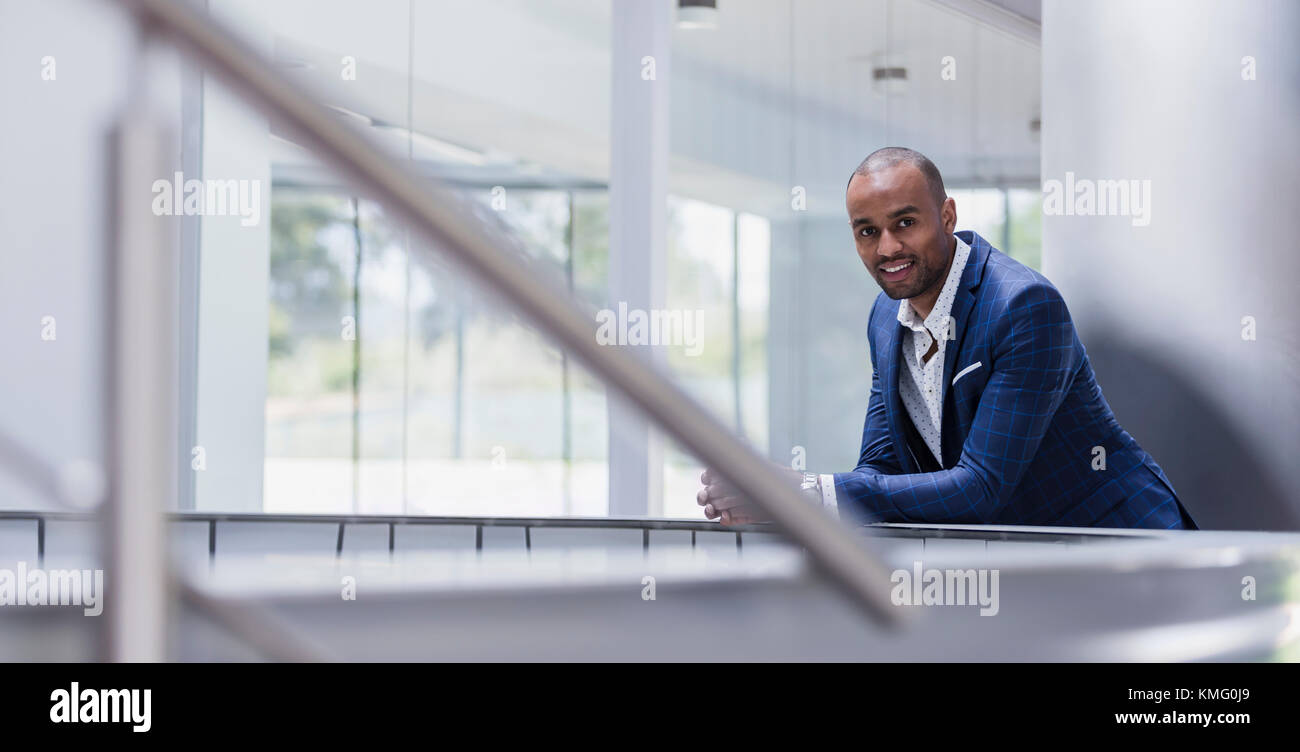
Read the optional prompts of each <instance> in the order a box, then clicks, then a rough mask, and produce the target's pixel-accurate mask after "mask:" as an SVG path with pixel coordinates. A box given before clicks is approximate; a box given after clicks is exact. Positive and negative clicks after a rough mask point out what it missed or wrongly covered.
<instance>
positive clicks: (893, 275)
mask: <svg viewBox="0 0 1300 752" xmlns="http://www.w3.org/2000/svg"><path fill="white" fill-rule="evenodd" d="M915 265H916V264H915V263H914V262H912V261H900V262H898V263H896V264H887V265H885V266H882V267H880V276H882V277H884V278H885V281H886V282H897V281H899V280H900V279H906V278H907V275H909V274H911V273H912V267H913V266H915Z"/></svg>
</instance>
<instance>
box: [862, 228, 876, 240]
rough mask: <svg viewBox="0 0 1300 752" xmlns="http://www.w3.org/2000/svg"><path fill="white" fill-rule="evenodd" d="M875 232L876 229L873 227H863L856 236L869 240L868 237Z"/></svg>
mask: <svg viewBox="0 0 1300 752" xmlns="http://www.w3.org/2000/svg"><path fill="white" fill-rule="evenodd" d="M875 231H876V228H874V227H864V228H862V229H861V230H859V231H858V234H859V235H861V236H862V237H864V238H869V237H871V233H873V232H875Z"/></svg>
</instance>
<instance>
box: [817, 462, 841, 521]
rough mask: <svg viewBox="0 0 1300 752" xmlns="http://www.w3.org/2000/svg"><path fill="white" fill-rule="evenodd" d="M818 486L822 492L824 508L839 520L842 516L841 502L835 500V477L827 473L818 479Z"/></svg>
mask: <svg viewBox="0 0 1300 752" xmlns="http://www.w3.org/2000/svg"><path fill="white" fill-rule="evenodd" d="M817 485H818V486H819V487H820V488H821V490H822V508H824V509H825V510H826V511H828V512H830V513H831V514H833V515H835V516H836V517H837V518H838V517H839V516H840V504H839V500H838V499H836V498H835V476H834V475H831V474H830V473H825V474H823V475H821V476H820V477H819V478H818V479H817Z"/></svg>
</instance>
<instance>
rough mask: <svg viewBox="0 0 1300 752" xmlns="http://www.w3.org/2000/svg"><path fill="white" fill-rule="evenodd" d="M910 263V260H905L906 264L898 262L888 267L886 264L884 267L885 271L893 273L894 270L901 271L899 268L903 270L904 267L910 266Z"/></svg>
mask: <svg viewBox="0 0 1300 752" xmlns="http://www.w3.org/2000/svg"><path fill="white" fill-rule="evenodd" d="M911 265H912V262H911V261H909V262H907V263H906V264H899V265H898V266H893V267H888V266H887V267H885V271H887V272H889V273H890V274H893V273H894V272H897V271H901V270H903V269H906V268H907V267H909V266H911Z"/></svg>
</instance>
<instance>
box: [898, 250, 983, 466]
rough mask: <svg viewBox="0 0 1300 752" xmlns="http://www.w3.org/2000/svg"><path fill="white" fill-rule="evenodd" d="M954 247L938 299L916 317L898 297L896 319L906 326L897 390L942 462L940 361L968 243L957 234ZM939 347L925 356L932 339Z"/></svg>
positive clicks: (928, 444) (907, 301)
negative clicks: (950, 265) (931, 306)
mask: <svg viewBox="0 0 1300 752" xmlns="http://www.w3.org/2000/svg"><path fill="white" fill-rule="evenodd" d="M954 238H956V240H957V250H956V252H955V253H954V255H953V259H952V267H951V268H950V269H949V270H948V278H947V279H946V280H945V281H944V283H943V289H942V290H941V291H940V292H939V299H938V300H936V301H935V302H934V308H933V309H932V310H931V311H930V315H929V316H926V317H925V320H924V321H921V320H920V316H919V315H918V314H917V312H916V309H915V308H912V304H911V301H910V300H908V299H906V298H904V299H903V300H900V301H898V323H900V324H902V325H903V326H904V327H906V328H907V331H905V332H903V348H902V354H903V360H905V361H907V367H906V368H900V369H899V372H898V394H899V397H901V398H902V400H903V406H904V407H905V408H907V414H908V415H910V416H911V417H912V423H913V424H914V425H915V426H916V430H917V431H919V432H920V434H921V438H922V439H924V440H925V445H926V446H928V447H930V451H931V452H932V453H933V454H934V456H935V459H937V460H938V461H939V464H940V465H943V444H942V443H941V442H940V431H941V429H942V426H943V361H944V353H945V351H946V350H947V344H948V342H949V341H950V340H949V339H948V338H949V336H955V332H954V333H953V334H951V335H950V334H949V332H948V324H949V317H950V316H951V315H952V301H953V298H955V297H956V295H957V287H958V285H959V284H960V283H961V273H962V271H963V270H964V269H965V268H966V259H968V258H969V257H970V246H969V245H967V244H966V243H965V242H964V241H963V240H962V239H961V238H957V237H956V236H954ZM936 342H937V343H938V345H939V347H938V349H937V350H935V352H934V353H933V354H932V355H930V359H929V360H926V359H925V354H926V353H927V352H930V348H931V347H932V346H933V345H934V343H936Z"/></svg>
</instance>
